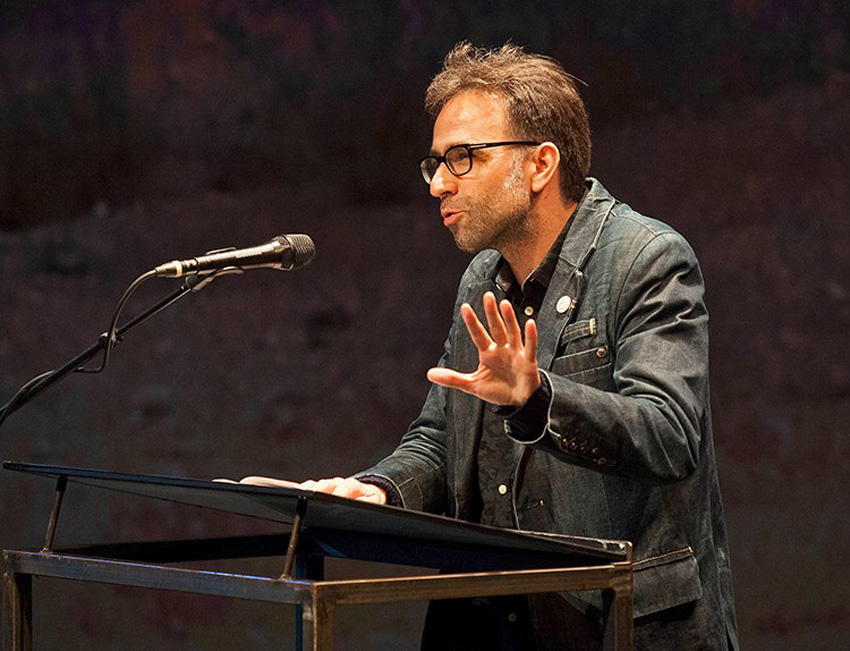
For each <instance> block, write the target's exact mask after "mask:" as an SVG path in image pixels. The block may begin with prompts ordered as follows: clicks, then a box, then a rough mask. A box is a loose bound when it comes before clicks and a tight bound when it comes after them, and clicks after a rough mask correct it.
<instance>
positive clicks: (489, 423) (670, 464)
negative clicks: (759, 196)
mask: <svg viewBox="0 0 850 651" xmlns="http://www.w3.org/2000/svg"><path fill="white" fill-rule="evenodd" d="M426 105H427V107H428V109H429V111H430V112H431V114H432V116H433V117H434V119H435V122H434V130H433V140H432V146H431V152H430V154H429V155H428V156H426V157H425V158H424V159H423V160H422V162H421V170H422V173H423V176H424V178H425V180H426V182H427V183H428V184H429V186H430V191H431V194H432V195H433V196H434V197H435V198H437V199H439V200H440V213H441V215H442V218H443V223H444V224H445V226H446V227H447V228H448V229H449V230H450V231H451V233H452V235H453V236H454V238H455V241H456V243H457V245H458V246H459V247H460V248H461V249H462V250H464V251H467V252H469V253H475V254H477V255H476V256H475V258H474V259H473V260H472V263H471V264H470V265H469V267H468V269H467V271H466V273H465V274H464V276H463V278H462V279H461V282H460V288H459V291H458V298H457V304H456V310H455V319H454V323H453V325H452V328H451V331H450V332H449V336H448V339H447V341H446V346H445V352H444V354H443V356H442V358H441V360H440V363H439V365H438V366H437V367H436V368H433V369H431V370H430V371H429V372H428V379H429V380H430V381H431V382H432V383H433V384H434V386H433V387H432V389H431V391H430V393H429V395H428V398H427V400H426V402H425V405H424V407H423V409H422V412H421V414H420V416H419V418H417V419H416V420H415V421H414V422H413V423H412V424H411V426H410V428H409V429H408V431H407V433H406V434H405V435H404V437H403V438H402V440H401V443H400V444H399V446H398V447H397V449H396V450H395V451H394V452H393V453H392V454H391V455H390V456H389V457H387V458H386V459H384V460H382V461H381V462H379V463H378V464H377V465H375V466H374V467H373V468H371V469H369V470H367V471H365V472H363V473H360V474H358V475H357V476H356V477H352V478H347V479H342V478H334V479H326V480H321V481H318V482H312V481H310V482H305V483H304V484H302V486H304V487H305V488H309V489H315V490H323V491H327V492H331V493H334V494H337V495H343V496H346V497H352V498H355V499H364V500H369V501H374V502H378V503H386V502H387V501H389V502H390V503H394V504H398V505H402V506H404V507H406V508H410V509H417V510H423V511H430V512H436V513H446V514H448V515H450V516H453V517H456V518H459V519H463V520H469V521H474V522H481V523H484V524H489V525H494V526H501V527H515V528H519V529H529V530H540V531H548V532H554V533H564V534H574V535H582V536H592V537H599V538H612V539H625V540H630V541H632V542H633V544H634V555H635V566H634V569H635V573H634V580H635V616H636V620H635V626H636V628H635V642H636V648H638V649H677V651H683V650H684V649H726V648H735V649H737V633H736V626H735V615H734V606H733V599H732V584H731V574H730V565H729V557H728V546H727V541H726V532H725V525H724V521H723V514H722V507H721V502H720V493H719V489H718V483H717V475H716V468H715V459H714V450H713V444H712V439H711V421H710V415H709V398H708V368H707V359H708V339H707V322H708V316H707V313H706V309H705V306H704V303H703V282H702V276H701V273H700V271H699V267H698V265H697V261H696V258H695V257H694V254H693V251H692V250H691V248H690V247H689V245H688V244H687V242H686V241H685V240H684V238H682V237H681V236H680V235H679V234H678V233H676V232H675V231H673V230H672V229H671V228H670V227H669V226H666V225H664V224H662V223H660V222H657V221H654V220H652V219H649V218H647V217H644V216H642V215H640V214H638V213H636V212H635V211H634V210H632V209H631V208H630V207H628V206H627V205H625V204H622V203H620V202H618V201H617V200H616V199H614V198H613V197H612V196H611V195H610V194H609V193H608V192H607V191H606V190H605V189H604V188H603V187H602V185H601V184H600V183H599V182H598V181H596V180H594V179H587V178H586V176H587V173H588V170H589V167H590V130H589V126H588V121H587V115H586V112H585V109H584V105H583V103H582V101H581V99H580V98H579V96H578V93H577V92H576V89H575V87H574V84H573V82H572V79H571V78H570V77H569V75H567V74H566V73H565V72H564V71H563V69H562V68H561V67H560V66H559V65H558V64H557V63H556V62H554V61H553V60H551V59H548V58H546V57H541V56H535V55H530V54H526V53H524V52H523V51H522V50H521V49H520V48H518V47H516V46H513V45H506V46H504V47H502V48H500V49H497V50H493V51H484V50H478V49H475V48H473V47H471V46H470V45H469V44H465V43H462V44H460V45H458V46H456V47H455V48H454V49H453V50H452V51H451V52H450V53H449V54H448V56H447V57H446V59H445V61H444V66H443V70H442V71H441V72H440V73H439V74H438V75H437V77H436V78H435V79H434V80H433V82H432V83H431V85H430V87H429V88H428V92H427V96H426ZM485 324H486V325H485ZM248 481H259V482H265V483H268V482H269V480H263V479H261V478H248ZM598 608H599V600H598V596H596V597H595V596H589V597H583V598H582V599H576V598H573V597H562V596H559V595H545V596H536V597H535V596H532V597H528V598H525V597H522V598H515V597H510V598H504V599H489V600H473V601H463V600H456V601H452V602H435V603H434V604H432V607H431V609H430V611H429V616H428V621H427V622H426V629H425V633H424V636H423V646H424V647H425V648H434V649H450V648H458V649H461V648H463V649H466V648H488V649H490V648H515V649H526V648H535V646H536V647H537V648H539V649H548V648H552V649H572V648H576V649H592V648H597V647H598V646H599V637H600V628H599V621H598V615H599V610H598Z"/></svg>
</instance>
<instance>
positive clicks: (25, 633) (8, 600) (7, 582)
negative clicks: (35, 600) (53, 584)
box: [3, 571, 32, 651]
mask: <svg viewBox="0 0 850 651" xmlns="http://www.w3.org/2000/svg"><path fill="white" fill-rule="evenodd" d="M3 649H4V651H31V649H32V576H30V575H29V574H18V573H17V572H12V571H7V572H5V573H4V574H3Z"/></svg>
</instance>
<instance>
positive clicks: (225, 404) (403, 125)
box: [0, 0, 850, 650]
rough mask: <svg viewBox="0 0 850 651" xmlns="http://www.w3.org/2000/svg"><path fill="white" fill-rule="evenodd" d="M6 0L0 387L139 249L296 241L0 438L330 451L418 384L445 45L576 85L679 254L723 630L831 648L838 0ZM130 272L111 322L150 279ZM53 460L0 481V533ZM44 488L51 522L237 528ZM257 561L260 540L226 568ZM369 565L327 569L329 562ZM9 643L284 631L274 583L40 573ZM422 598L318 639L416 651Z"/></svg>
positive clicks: (844, 478) (847, 460)
mask: <svg viewBox="0 0 850 651" xmlns="http://www.w3.org/2000/svg"><path fill="white" fill-rule="evenodd" d="M518 7H519V5H516V3H510V2H495V3H494V2H486V3H485V2H465V3H444V2H431V3H412V2H369V1H363V2H330V1H327V0H326V1H318V2H294V1H293V2H282V3H273V2H247V3H246V2H241V1H236V0H230V1H228V0H223V1H220V2H213V1H211V0H210V1H205V0H180V1H175V0H167V1H166V0H135V1H129V0H127V1H121V2H117V1H116V2H110V3H103V2H97V1H95V0H91V1H89V2H84V1H76V0H75V1H72V2H68V1H67V0H66V1H62V2H60V1H59V0H55V1H54V0H43V1H41V2H4V3H3V7H2V9H0V229H2V232H0V402H5V401H6V400H7V399H8V398H9V397H11V395H12V394H13V393H14V391H15V390H16V389H17V388H18V386H20V385H21V384H22V383H23V382H25V381H26V380H27V379H29V378H30V377H32V376H34V375H36V374H38V373H40V372H42V371H44V370H47V369H49V368H53V367H55V366H56V365H58V364H60V363H62V362H64V361H65V360H67V359H69V358H70V357H72V356H73V355H74V354H76V353H77V352H79V351H80V350H82V349H83V348H85V347H87V346H88V345H89V344H91V343H92V342H93V341H94V340H95V339H96V337H97V336H98V335H99V334H100V333H101V332H103V331H104V330H105V329H106V327H107V325H108V322H109V318H110V316H111V314H112V310H113V307H114V306H115V303H116V301H117V300H118V298H119V296H120V295H121V292H122V291H123V289H124V288H125V287H126V286H127V285H128V284H129V283H130V281H131V280H132V279H133V278H135V277H136V276H137V275H139V274H141V273H142V272H144V271H146V270H148V269H150V268H152V267H154V266H156V265H158V264H160V263H162V262H165V261H168V260H172V259H175V258H185V257H191V256H193V255H196V254H199V253H202V252H204V251H206V250H208V249H213V248H220V247H224V246H249V245H253V244H259V243H261V242H263V241H266V240H267V239H269V238H271V237H272V236H275V235H278V234H282V233H296V232H304V233H308V234H310V235H311V236H312V237H313V238H314V240H315V242H316V246H317V250H318V253H317V257H316V260H315V262H314V263H313V264H312V265H311V266H309V267H307V268H305V269H302V270H299V271H297V272H293V273H290V274H287V273H280V272H272V271H257V272H252V273H249V274H245V275H244V276H242V277H233V278H224V279H221V280H218V281H216V282H215V283H213V284H212V285H211V286H209V287H208V288H206V289H204V290H203V292H201V293H199V294H198V295H196V296H191V297H189V298H187V299H185V300H184V301H183V302H181V303H179V304H177V305H175V306H173V307H172V308H171V309H170V310H168V311H167V312H165V313H163V314H161V315H159V316H157V317H155V318H154V319H153V320H151V321H150V322H148V323H147V324H145V325H144V326H142V327H141V328H139V329H138V330H137V331H135V332H133V333H132V334H131V335H130V336H128V338H127V339H126V341H124V342H123V343H122V344H121V345H120V346H119V347H118V348H117V349H116V350H115V353H114V356H113V359H112V361H111V363H110V366H109V368H108V369H107V370H106V371H105V372H104V373H102V374H100V375H87V376H86V375H75V376H74V377H72V378H70V379H68V380H67V381H66V382H64V383H63V384H62V385H60V386H58V387H56V388H54V389H52V390H51V391H50V392H48V393H46V394H45V395H43V396H41V397H40V398H39V399H38V400H37V401H36V402H34V403H32V404H31V405H28V406H27V407H25V408H24V409H22V410H21V411H20V412H19V413H16V414H15V415H13V416H12V417H11V418H10V419H9V420H8V421H7V423H6V424H5V425H4V426H3V428H2V429H0V456H1V457H2V458H4V459H13V460H24V461H32V462H42V463H55V464H66V465H76V466H84V467H95V468H106V469H112V470H118V471H127V472H140V473H151V474H167V475H177V476H190V477H216V476H229V477H240V476H242V475H245V474H270V475H276V476H281V477H288V478H292V479H304V478H308V477H317V476H324V475H328V474H348V473H351V472H354V471H356V470H358V469H360V468H363V467H364V466H366V465H368V464H370V463H371V462H372V461H373V460H375V459H377V458H379V457H380V456H381V455H382V454H385V453H386V452H388V451H389V450H391V449H392V447H393V446H394V444H395V442H396V441H397V439H398V437H399V436H400V434H401V433H402V432H403V430H404V428H405V427H406V425H407V423H408V422H409V421H410V420H411V419H412V418H414V417H415V415H416V414H417V412H418V408H419V406H420V404H421V401H422V399H423V397H424V395H425V393H426V391H427V389H428V385H427V382H426V380H425V377H424V375H425V371H426V370H427V368H428V367H429V366H430V365H431V364H433V363H434V362H435V361H436V360H437V358H438V357H439V355H440V351H441V346H442V342H443V339H444V337H445V333H446V330H447V327H448V324H449V320H450V316H451V308H452V302H453V297H454V291H455V287H456V284H457V281H458V278H459V275H460V273H461V272H462V270H463V269H464V267H465V265H466V263H467V258H466V257H465V256H464V255H462V254H460V253H458V252H457V251H455V249H454V247H453V244H452V242H451V237H450V235H449V234H448V233H447V232H445V229H444V228H443V227H442V225H441V223H440V220H439V219H438V211H437V205H436V203H435V202H434V201H433V200H431V199H429V198H428V197H427V194H426V188H425V185H424V184H423V183H422V181H421V178H420V177H419V173H418V170H417V169H416V162H417V160H418V158H419V157H420V156H421V155H422V154H423V153H424V152H425V151H427V149H428V144H429V125H428V123H427V120H426V118H425V116H424V114H423V111H422V108H421V97H422V92H423V90H424V88H425V86H426V85H427V83H428V80H429V78H430V77H431V76H432V75H433V74H434V73H435V71H436V70H437V69H438V67H439V61H440V59H441V57H442V55H443V54H444V53H445V52H446V51H447V50H448V48H449V47H450V46H451V45H452V44H453V43H454V42H456V41H457V40H460V39H462V38H468V39H470V40H472V41H473V42H474V43H476V44H480V45H488V46H492V45H498V44H500V43H503V42H505V41H506V40H509V39H510V40H513V41H514V42H517V43H520V44H522V45H525V46H527V47H528V48H529V49H531V50H534V51H538V52H544V53H548V54H551V55H553V56H555V57H556V58H558V59H559V60H560V61H561V62H563V63H564V65H565V66H566V67H567V68H568V69H569V70H570V71H571V72H573V73H574V74H575V75H576V76H577V77H578V78H580V79H581V80H582V81H583V82H584V83H585V84H586V86H582V88H583V94H584V95H585V97H586V98H587V100H588V104H589V108H590V111H591V116H592V124H593V131H594V162H593V169H592V173H593V175H594V176H597V177H598V178H600V179H601V180H602V182H603V183H604V184H605V185H606V186H607V187H608V189H609V190H611V191H612V192H613V193H614V194H615V195H616V196H617V197H619V198H621V199H622V200H624V201H626V202H628V203H630V204H631V205H632V206H634V207H635V208H636V209H638V210H640V211H641V212H644V213H646V214H649V215H651V216H655V217H658V218H659V219H662V220H664V221H667V222H669V223H670V224H672V225H673V226H674V227H676V228H677V229H678V230H680V231H681V232H682V233H684V235H685V236H686V237H687V238H688V239H689V240H690V241H691V243H692V244H693V246H694V248H695V249H696V251H697V254H698V256H699V258H700V260H701V262H702V265H703V270H704V273H705V276H706V283H707V288H708V289H707V302H708V307H709V310H710V314H711V373H712V402H713V412H714V423H715V442H716V446H717V450H718V464H719V468H720V475H721V477H720V479H721V485H722V490H723V497H724V501H725V507H726V516H727V522H728V525H729V530H730V536H731V544H732V553H733V558H732V562H733V568H734V578H735V587H736V597H737V606H738V614H739V625H740V630H741V641H742V646H743V648H746V649H788V650H796V649H819V650H830V649H835V650H838V649H847V632H848V629H850V609H848V605H847V604H848V603H850V581H848V575H847V572H846V569H845V566H846V559H844V556H843V554H844V550H845V549H846V548H847V547H848V543H850V524H848V519H847V513H848V511H850V503H848V502H850V490H848V488H850V485H849V484H850V482H848V467H849V466H850V446H848V443H847V441H848V436H847V422H848V421H849V420H850V359H849V357H850V355H849V354H848V347H847V345H846V339H847V332H848V331H850V280H848V278H850V222H848V220H847V215H846V213H847V206H848V205H850V184H848V175H850V137H848V136H850V112H848V110H847V106H848V105H850V73H848V69H849V68H850V45H848V44H849V43H850V41H848V36H850V29H848V21H850V14H848V10H847V9H846V8H845V3H840V2H834V3H833V2H823V3H806V2H799V3H788V2H784V1H783V2H780V1H779V0H763V1H761V2H758V1H756V2H750V1H747V2H745V1H743V0H726V1H723V0H717V1H714V2H705V3H669V2H663V1H661V0H654V1H649V2H644V3H642V4H641V5H640V6H639V7H638V6H637V5H635V4H634V3H629V2H623V1H618V0H607V1H605V2H600V3H591V4H588V3H581V2H567V3H564V2H540V3H535V4H534V6H529V7H527V8H518ZM175 286H176V281H170V280H156V281H151V282H149V283H147V284H146V285H144V286H143V287H142V289H141V290H139V292H138V293H137V294H136V295H135V296H134V298H133V300H132V301H131V303H130V304H129V305H128V307H127V310H126V312H125V313H126V314H127V315H128V316H130V315H132V314H135V313H136V312H137V311H139V310H140V309H142V308H143V307H145V306H147V305H149V304H150V303H152V302H153V301H155V300H157V299H158V298H159V297H160V296H163V295H164V294H166V293H168V292H170V291H171V290H172V289H173V288H174V287H175ZM51 499H52V486H51V485H50V484H49V482H44V481H42V480H38V479H36V478H30V477H23V476H15V475H12V474H10V473H0V522H2V527H0V544H2V547H4V548H21V547H37V546H39V545H40V543H41V541H42V539H43V532H44V528H45V526H46V522H47V514H48V511H49V506H50V502H51ZM266 530H269V527H264V526H263V525H262V524H259V523H256V522H243V521H241V520H239V519H235V518H230V517H222V516H220V515H218V514H215V513H212V512H206V511H202V510H198V509H193V508H188V507H178V506H175V505H170V504H165V503H162V504H161V503H156V502H151V501H148V500H142V499H139V498H132V497H129V496H120V495H111V494H104V493H99V492H97V491H86V490H78V489H75V490H73V491H72V492H71V493H70V494H69V497H68V500H67V504H66V507H65V510H64V511H63V513H62V518H61V521H60V526H59V534H58V539H57V542H58V544H74V543H84V542H99V541H104V540H134V539H156V538H164V537H200V536H207V535H225V534H235V533H240V532H253V531H266ZM222 567H223V568H226V569H245V570H250V571H258V572H265V573H267V574H269V575H271V574H273V573H279V571H280V568H279V559H278V560H270V561H262V562H250V563H236V564H224V565H222ZM385 571H395V570H389V569H388V568H372V567H363V566H357V567H354V568H352V567H351V566H348V565H345V564H334V565H333V566H332V567H331V573H332V574H333V575H334V576H354V575H357V574H359V573H377V572H385ZM35 591H36V603H37V610H36V630H37V638H36V648H38V649H67V648H87V649H92V650H106V649H114V648H123V649H148V648H158V649H181V650H186V649H230V648H232V647H233V646H234V645H239V647H240V648H243V649H246V650H247V649H266V648H270V647H271V646H275V647H277V648H291V647H290V646H288V645H289V644H290V642H289V636H290V634H291V632H292V620H293V616H292V614H291V613H289V612H282V611H281V610H280V609H277V608H273V607H271V606H265V605H258V604H252V603H247V602H246V603H237V602H233V601H228V600H218V599H213V598H201V597H188V596H185V595H174V594H166V593H154V592H148V591H141V590H130V589H123V590H122V589H116V588H108V587H81V586H76V585H73V584H68V583H63V582H56V581H54V582H51V581H39V582H38V583H37V585H36V588H35ZM422 612H423V607H422V605H421V604H419V605H404V606H398V607H392V608H389V607H381V608H364V609H359V608H350V609H343V610H342V611H341V613H340V617H341V619H340V622H339V623H338V628H337V631H338V638H339V648H341V649H358V650H365V649H385V648H415V646H416V643H417V639H418V635H419V631H420V630H421V616H422Z"/></svg>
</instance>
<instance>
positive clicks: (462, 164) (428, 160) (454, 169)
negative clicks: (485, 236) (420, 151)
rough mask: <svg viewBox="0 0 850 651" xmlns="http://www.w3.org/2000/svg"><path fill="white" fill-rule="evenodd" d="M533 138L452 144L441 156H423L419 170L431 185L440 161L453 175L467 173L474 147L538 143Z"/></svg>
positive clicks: (484, 147) (485, 147)
mask: <svg viewBox="0 0 850 651" xmlns="http://www.w3.org/2000/svg"><path fill="white" fill-rule="evenodd" d="M539 144H540V143H539V142H534V141H533V140H505V141H503V142H481V143H476V144H468V145H454V146H452V147H449V148H448V149H447V150H446V153H445V154H443V155H442V156H425V157H424V158H423V159H422V160H420V161H419V171H420V172H422V178H423V179H425V183H427V184H428V185H431V180H432V179H433V178H434V174H436V173H437V168H438V167H439V166H440V163H445V164H446V167H447V168H448V170H449V172H451V173H452V174H454V175H455V176H463V175H464V174H469V171H470V170H471V169H472V152H473V151H475V150H476V149H487V148H489V147H504V146H506V145H535V146H536V145H539Z"/></svg>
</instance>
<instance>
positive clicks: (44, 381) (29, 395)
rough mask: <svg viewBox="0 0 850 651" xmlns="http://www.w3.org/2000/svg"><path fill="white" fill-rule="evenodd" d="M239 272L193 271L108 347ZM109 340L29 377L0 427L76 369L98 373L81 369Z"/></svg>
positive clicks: (103, 337) (105, 336)
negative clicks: (218, 279)
mask: <svg viewBox="0 0 850 651" xmlns="http://www.w3.org/2000/svg"><path fill="white" fill-rule="evenodd" d="M240 272H241V269H236V268H234V267H229V268H224V269H220V270H218V271H216V272H214V273H210V274H206V275H203V276H200V275H197V274H192V275H188V276H186V277H185V280H184V281H183V284H182V285H181V286H180V288H179V289H177V290H175V291H173V292H172V293H171V294H169V295H168V296H166V297H165V298H163V299H162V300H161V301H159V302H158V303H156V304H155V305H153V306H152V307H150V308H148V309H147V310H145V311H144V312H142V313H141V314H139V315H137V316H136V317H134V318H132V319H130V320H129V321H128V322H127V323H125V324H124V325H122V326H121V327H119V328H117V329H116V330H115V333H114V338H113V341H112V344H111V345H110V346H109V347H111V346H114V345H115V344H117V343H119V342H120V341H121V340H122V338H123V335H125V334H127V333H128V332H130V331H131V330H132V329H133V328H135V327H136V326H137V325H139V324H140V323H142V322H143V321H145V320H147V319H148V318H149V317H151V316H153V315H154V314H157V313H158V312H161V311H162V310H164V309H165V308H166V307H168V306H169V305H171V304H172V303H174V302H176V301H178V300H179V299H181V298H183V297H184V296H186V295H187V294H190V293H197V292H199V291H200V290H201V289H203V288H204V287H206V286H207V285H208V284H210V283H211V282H212V281H213V280H215V278H217V277H218V276H220V275H224V274H227V273H240ZM141 278H142V277H140V278H139V279H137V280H136V281H134V283H133V284H134V285H135V284H136V283H137V282H138V281H139V280H140V279H141ZM132 286H133V285H131V287H132ZM119 309H120V306H119ZM108 343H109V335H108V334H107V333H106V332H104V333H103V334H102V335H100V337H99V338H98V340H97V342H96V343H94V344H93V345H91V346H89V347H88V348H87V349H86V350H84V351H83V352H82V353H80V354H79V355H77V356H76V357H74V358H73V359H72V360H69V361H68V362H67V363H66V364H64V365H63V366H61V367H60V368H57V369H54V370H52V371H47V372H46V373H42V374H41V375H38V376H36V377H34V378H33V379H32V380H30V381H29V382H27V383H26V384H24V385H23V386H22V387H21V388H20V389H18V392H17V393H16V394H15V395H14V396H13V397H12V399H11V400H10V401H9V402H8V403H6V405H4V406H3V408H2V409H0V426H2V425H3V422H4V421H5V420H6V418H8V417H9V415H10V414H12V413H13V412H15V411H17V410H18V409H20V408H21V407H23V406H24V405H25V404H26V403H28V402H29V401H30V400H32V399H33V398H35V397H36V396H37V395H38V394H40V393H41V392H42V391H44V390H45V389H47V388H48V387H51V386H53V385H54V384H56V383H57V382H59V381H60V380H62V379H64V378H66V377H67V376H69V375H70V374H71V373H74V372H76V371H84V372H85V371H88V372H95V371H89V370H88V369H84V368H82V365H83V364H85V363H86V362H88V361H89V360H90V359H92V358H93V357H94V356H95V355H97V354H98V353H99V352H100V351H101V350H105V349H107V344H108ZM104 367H105V364H104V365H102V366H101V368H100V369H97V370H98V371H100V370H103V368H104Z"/></svg>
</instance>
